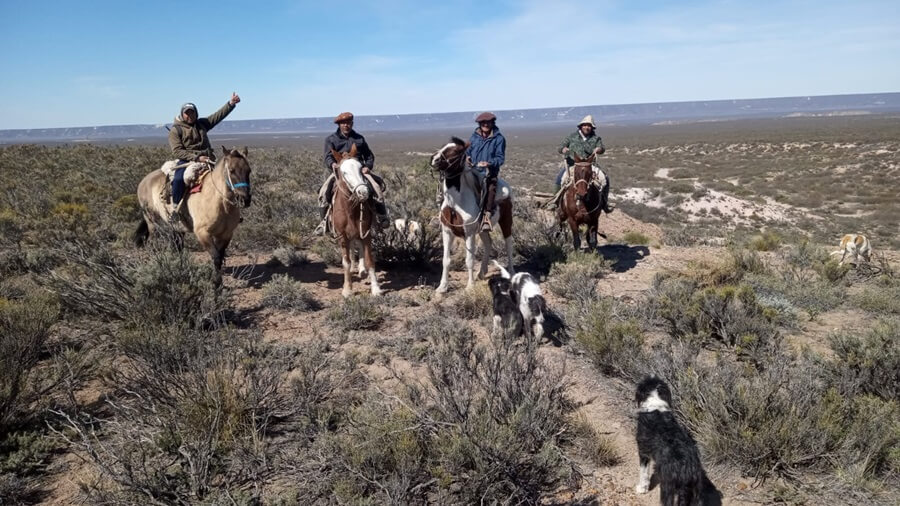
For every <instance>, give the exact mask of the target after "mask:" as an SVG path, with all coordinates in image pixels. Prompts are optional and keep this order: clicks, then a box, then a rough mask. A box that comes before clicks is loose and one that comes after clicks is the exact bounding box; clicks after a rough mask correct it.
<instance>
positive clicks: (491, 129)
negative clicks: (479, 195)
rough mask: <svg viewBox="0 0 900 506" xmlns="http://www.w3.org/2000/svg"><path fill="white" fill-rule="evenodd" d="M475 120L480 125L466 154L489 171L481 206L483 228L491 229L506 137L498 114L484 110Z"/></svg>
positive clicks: (470, 162)
mask: <svg viewBox="0 0 900 506" xmlns="http://www.w3.org/2000/svg"><path fill="white" fill-rule="evenodd" d="M475 122H476V123H478V126H477V127H476V128H475V131H474V132H472V137H471V138H469V149H467V150H466V156H467V160H468V162H469V164H470V165H474V166H475V167H476V168H477V169H478V170H480V171H483V172H487V177H485V180H484V184H485V185H486V189H487V191H485V196H484V200H483V202H482V206H481V213H482V216H483V218H482V224H481V230H483V231H490V230H491V212H492V211H493V209H494V197H495V196H496V194H497V176H498V174H499V173H500V166H501V165H503V162H504V161H505V159H506V139H505V138H504V137H503V134H501V133H500V129H498V128H497V116H494V114H493V113H490V112H483V113H481V114H479V115H478V117H477V118H475Z"/></svg>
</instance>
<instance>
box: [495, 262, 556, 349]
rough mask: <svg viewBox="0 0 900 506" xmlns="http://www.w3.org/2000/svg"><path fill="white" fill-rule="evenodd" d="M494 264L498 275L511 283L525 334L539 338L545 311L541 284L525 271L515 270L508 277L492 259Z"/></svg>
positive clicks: (542, 330) (541, 335)
mask: <svg viewBox="0 0 900 506" xmlns="http://www.w3.org/2000/svg"><path fill="white" fill-rule="evenodd" d="M494 264H495V265H496V266H497V267H498V268H499V269H500V275H501V276H503V277H504V278H506V279H508V280H509V282H510V284H511V285H512V290H511V294H512V296H513V301H515V302H516V303H517V304H518V305H519V312H520V313H522V321H523V322H524V324H525V334H526V335H527V336H529V337H531V336H535V337H537V338H538V339H540V338H541V337H543V336H544V315H545V314H546V313H547V301H546V300H544V294H543V292H541V285H540V284H538V282H537V280H536V279H534V276H532V275H531V274H528V273H527V272H517V273H516V274H515V275H513V276H511V277H510V275H509V272H507V270H506V269H504V268H503V266H502V265H500V263H499V262H497V261H496V260H494Z"/></svg>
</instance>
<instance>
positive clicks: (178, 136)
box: [169, 103, 234, 162]
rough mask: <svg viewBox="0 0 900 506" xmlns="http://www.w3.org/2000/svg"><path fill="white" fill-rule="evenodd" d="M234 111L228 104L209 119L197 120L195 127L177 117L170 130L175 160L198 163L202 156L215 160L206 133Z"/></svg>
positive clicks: (170, 140)
mask: <svg viewBox="0 0 900 506" xmlns="http://www.w3.org/2000/svg"><path fill="white" fill-rule="evenodd" d="M233 110H234V106H233V105H231V104H229V103H226V104H225V105H223V106H222V108H221V109H219V110H218V111H216V112H214V113H212V114H211V115H209V117H207V118H197V121H195V122H194V124H193V125H188V124H187V123H185V122H184V120H183V119H181V117H180V116H179V117H176V118H175V123H174V124H173V125H172V128H171V129H169V147H170V148H172V153H173V154H174V155H175V158H178V159H179V160H185V161H189V162H193V161H196V160H197V158H200V157H201V156H208V157H210V158H215V153H214V152H213V149H212V147H211V146H210V145H209V136H207V135H206V132H208V131H209V130H212V129H213V127H214V126H216V125H218V124H219V122H221V121H222V120H223V119H225V116H228V114H229V113H231V111H233Z"/></svg>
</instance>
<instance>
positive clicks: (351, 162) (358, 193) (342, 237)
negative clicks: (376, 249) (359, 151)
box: [331, 144, 381, 297]
mask: <svg viewBox="0 0 900 506" xmlns="http://www.w3.org/2000/svg"><path fill="white" fill-rule="evenodd" d="M331 153H332V154H333V155H334V159H335V160H337V161H338V164H339V165H340V167H339V168H338V174H337V176H338V177H337V180H336V181H335V186H334V188H335V191H334V196H333V197H332V202H333V204H332V207H331V209H332V211H331V223H332V225H333V229H334V235H335V237H336V238H337V242H338V245H339V246H340V248H341V264H342V265H343V266H344V289H343V290H342V291H341V295H343V296H344V297H349V296H350V295H351V294H352V293H353V290H352V288H353V281H352V275H351V272H352V270H353V260H354V257H353V254H354V253H355V255H356V259H357V263H358V264H359V277H360V278H362V277H363V276H364V275H365V270H366V269H368V271H369V284H370V285H371V286H372V295H381V288H380V287H379V286H378V278H377V277H376V275H375V261H374V259H373V257H372V228H373V227H372V224H373V220H374V218H375V214H374V210H373V209H372V203H371V202H370V201H369V193H370V189H369V186H368V185H367V184H366V182H365V178H364V177H363V175H362V164H361V163H360V162H359V160H357V159H356V144H353V145H352V146H350V152H349V153H338V152H337V151H335V150H333V149H332V150H331ZM360 250H362V254H360ZM363 261H364V262H365V266H364V265H363Z"/></svg>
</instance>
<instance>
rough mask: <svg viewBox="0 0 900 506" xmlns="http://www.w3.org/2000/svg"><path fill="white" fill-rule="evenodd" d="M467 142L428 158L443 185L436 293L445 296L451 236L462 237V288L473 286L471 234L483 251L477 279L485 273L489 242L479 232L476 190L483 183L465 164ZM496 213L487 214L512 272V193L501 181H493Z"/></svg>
mask: <svg viewBox="0 0 900 506" xmlns="http://www.w3.org/2000/svg"><path fill="white" fill-rule="evenodd" d="M468 146H469V145H468V143H466V142H464V141H463V140H462V139H460V138H458V137H453V138H452V139H451V142H450V143H449V144H447V145H446V146H444V147H442V148H441V149H440V150H438V152H437V153H435V154H434V156H433V157H432V158H431V167H432V168H433V169H435V170H437V171H438V172H440V173H441V179H442V180H443V185H444V201H443V202H442V203H441V212H440V221H441V237H442V238H443V242H444V259H443V267H444V268H443V272H442V273H441V283H440V285H438V288H437V292H438V293H445V292H446V291H447V289H448V288H449V285H450V281H449V271H450V250H451V247H452V246H453V239H454V237H463V238H465V241H466V269H467V270H468V273H469V280H468V282H467V284H466V289H467V290H468V289H471V288H472V287H473V286H474V284H475V277H474V268H475V235H476V234H479V235H480V236H481V244H482V248H483V250H484V251H483V252H482V255H483V256H482V258H481V270H480V271H479V273H478V277H479V278H484V276H485V275H486V274H487V269H488V261H489V260H490V256H491V251H492V250H493V249H494V248H493V243H492V242H491V234H490V232H483V231H481V219H480V213H481V198H480V192H479V190H478V188H479V187H481V186H482V184H483V175H481V173H480V172H479V171H477V170H475V169H474V168H473V167H471V166H467V164H466V149H467V148H468ZM496 195H497V196H496V204H497V210H496V211H494V212H493V214H492V215H491V224H492V225H494V226H496V225H498V224H499V225H500V231H501V232H502V233H503V239H504V240H505V241H506V256H507V263H506V268H507V270H508V271H509V272H514V270H513V264H512V217H513V214H512V211H513V205H512V192H511V191H510V188H509V185H508V184H506V182H505V181H503V180H502V179H498V181H497V194H496Z"/></svg>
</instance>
